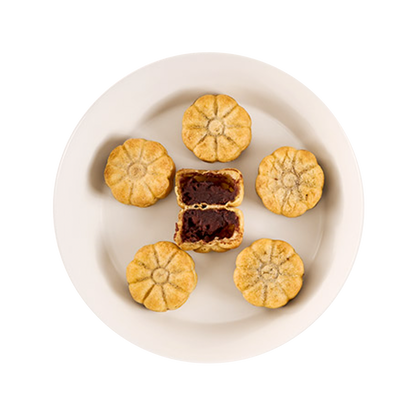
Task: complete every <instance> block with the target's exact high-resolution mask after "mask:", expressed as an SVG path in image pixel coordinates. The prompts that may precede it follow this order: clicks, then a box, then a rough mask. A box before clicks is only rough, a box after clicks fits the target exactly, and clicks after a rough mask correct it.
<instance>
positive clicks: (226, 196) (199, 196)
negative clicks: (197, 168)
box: [179, 173, 237, 205]
mask: <svg viewBox="0 0 416 416" xmlns="http://www.w3.org/2000/svg"><path fill="white" fill-rule="evenodd" d="M179 185H180V191H181V195H182V201H183V203H184V204H185V205H193V204H201V203H204V204H209V205H225V204H226V203H227V202H230V201H233V200H234V199H235V197H236V195H237V187H236V186H235V184H234V183H233V181H232V180H231V179H230V178H228V177H226V176H224V175H216V174H213V173H207V174H204V175H198V174H196V175H189V176H185V177H183V178H181V180H180V184H179Z"/></svg>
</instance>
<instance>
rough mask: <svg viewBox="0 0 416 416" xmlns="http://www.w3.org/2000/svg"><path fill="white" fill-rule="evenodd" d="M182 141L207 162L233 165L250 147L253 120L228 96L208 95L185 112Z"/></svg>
mask: <svg viewBox="0 0 416 416" xmlns="http://www.w3.org/2000/svg"><path fill="white" fill-rule="evenodd" d="M182 139H183V142H184V143H185V146H186V147H187V148H188V149H189V150H191V151H192V152H194V154H195V155H196V156H197V157H198V158H199V159H201V160H204V161H205V162H230V161H231V160H234V159H237V157H238V156H240V154H241V152H242V151H243V150H245V149H246V148H247V146H248V145H249V144H250V141H251V118H250V116H249V114H248V113H247V111H246V110H244V108H243V107H241V106H239V105H238V104H237V102H236V101H235V100H234V99H233V98H231V97H229V96H228V95H223V94H219V95H210V94H208V95H204V96H202V97H200V98H198V99H197V100H196V101H195V102H194V103H193V104H192V105H191V106H190V107H189V108H188V109H187V110H186V111H185V114H184V115H183V120H182Z"/></svg>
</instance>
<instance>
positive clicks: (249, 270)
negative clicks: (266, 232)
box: [234, 238, 304, 309]
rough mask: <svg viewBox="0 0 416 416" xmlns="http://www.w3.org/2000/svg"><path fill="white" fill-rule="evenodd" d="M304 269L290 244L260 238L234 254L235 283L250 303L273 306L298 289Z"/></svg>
mask: <svg viewBox="0 0 416 416" xmlns="http://www.w3.org/2000/svg"><path fill="white" fill-rule="evenodd" d="M303 273H304V266H303V262H302V259H301V258H300V257H299V255H298V254H297V253H296V252H295V250H294V249H293V247H292V246H291V245H290V244H288V243H286V242H284V241H280V240H271V239H268V238H263V239H260V240H257V241H255V242H254V243H253V244H251V246H249V247H247V248H245V249H244V250H243V251H241V253H240V254H239V255H238V256H237V260H236V269H235V271H234V283H235V285H236V286H237V288H238V289H239V290H240V292H242V294H243V296H244V299H245V300H247V301H248V302H250V303H251V304H253V305H255V306H264V307H266V308H272V309H275V308H280V307H281V306H283V305H285V304H286V303H287V302H289V300H291V299H293V298H294V297H295V296H296V295H297V294H298V293H299V291H300V289H301V287H302V284H303Z"/></svg>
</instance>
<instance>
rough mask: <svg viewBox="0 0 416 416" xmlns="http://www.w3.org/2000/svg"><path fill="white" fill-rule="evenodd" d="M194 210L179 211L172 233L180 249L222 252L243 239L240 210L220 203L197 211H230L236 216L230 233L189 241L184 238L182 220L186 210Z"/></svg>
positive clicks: (187, 209)
mask: <svg viewBox="0 0 416 416" xmlns="http://www.w3.org/2000/svg"><path fill="white" fill-rule="evenodd" d="M190 210H194V208H185V209H182V210H181V211H180V212H179V216H178V222H177V224H176V232H175V235H174V237H173V238H174V241H175V243H176V244H177V245H178V246H179V247H180V248H181V249H182V250H186V251H188V250H193V251H196V252H197V253H208V252H210V251H216V252H220V253H221V252H224V251H228V250H231V249H234V248H237V247H238V246H239V245H240V244H241V242H242V241H243V234H244V217H243V213H242V212H241V210H239V209H238V208H225V207H223V206H222V205H213V206H210V207H209V208H205V209H202V208H199V209H197V210H198V211H200V212H202V213H204V212H205V213H208V212H209V211H211V210H223V211H228V212H232V213H234V214H235V216H236V222H237V225H236V226H235V227H234V228H233V229H232V233H231V235H230V236H229V237H228V236H227V237H218V236H215V237H214V238H213V239H212V240H210V241H206V239H203V238H201V239H198V240H197V241H189V240H186V239H185V238H184V233H183V230H184V228H185V227H186V225H185V222H184V217H186V214H187V212H189V211H190Z"/></svg>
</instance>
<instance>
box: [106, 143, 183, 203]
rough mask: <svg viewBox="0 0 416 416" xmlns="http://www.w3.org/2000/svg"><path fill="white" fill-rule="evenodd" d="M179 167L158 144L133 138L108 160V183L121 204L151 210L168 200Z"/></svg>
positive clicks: (118, 147) (119, 147) (116, 150)
mask: <svg viewBox="0 0 416 416" xmlns="http://www.w3.org/2000/svg"><path fill="white" fill-rule="evenodd" d="M174 175H175V164H174V162H173V160H172V158H171V157H170V156H169V155H168V152H167V151H166V149H165V148H164V147H163V146H162V145H161V144H160V143H158V142H154V141H150V140H146V139H129V140H126V141H125V142H124V143H123V144H122V145H120V146H117V147H116V148H115V149H114V150H113V151H112V152H111V153H110V156H109V157H108V160H107V165H106V167H105V171H104V178H105V182H106V184H107V185H108V186H109V187H110V189H111V192H112V194H113V196H114V198H116V199H117V200H118V201H120V202H122V203H123V204H127V205H135V206H137V207H142V208H144V207H148V206H150V205H153V204H155V203H156V202H157V201H158V200H159V199H162V198H165V197H166V196H167V195H168V194H169V192H170V191H171V190H172V188H173V180H174Z"/></svg>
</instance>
